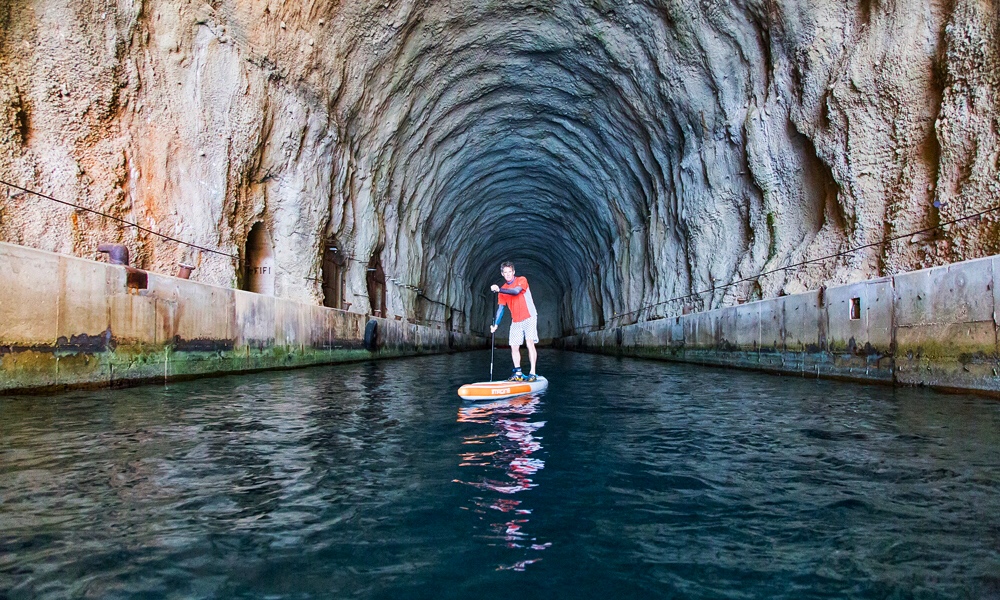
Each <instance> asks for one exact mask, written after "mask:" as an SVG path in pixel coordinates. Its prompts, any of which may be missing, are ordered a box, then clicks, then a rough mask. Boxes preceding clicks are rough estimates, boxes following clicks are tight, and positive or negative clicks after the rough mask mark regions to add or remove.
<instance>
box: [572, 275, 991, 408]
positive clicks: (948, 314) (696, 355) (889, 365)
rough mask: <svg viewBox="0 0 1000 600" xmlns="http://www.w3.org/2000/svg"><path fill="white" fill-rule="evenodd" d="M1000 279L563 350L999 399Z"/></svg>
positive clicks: (922, 287)
mask: <svg viewBox="0 0 1000 600" xmlns="http://www.w3.org/2000/svg"><path fill="white" fill-rule="evenodd" d="M998 277H1000V256H993V257H987V258H982V259H977V260H970V261H966V262H961V263H954V264H951V265H946V266H942V267H936V268H932V269H925V270H921V271H913V272H909V273H904V274H900V275H895V276H892V277H884V278H880V279H873V280H870V281H864V282H859V283H854V284H849V285H843V286H838V287H830V288H825V289H820V290H815V291H812V292H807V293H803V294H797V295H794V296H783V297H779V298H772V299H768V300H763V301H759V302H753V303H747V304H742V305H738V306H732V307H726V308H719V309H716V310H711V311H707V312H702V313H692V314H688V315H684V316H680V317H672V318H666V319H659V320H654V321H645V322H640V323H636V324H633V325H628V326H623V327H616V328H609V329H604V330H601V331H595V332H591V333H586V334H581V335H576V336H573V337H569V338H565V339H563V340H562V343H561V346H562V347H563V348H565V349H568V350H579V351H585V352H601V353H607V354H615V355H621V356H634V357H645V358H656V359H665V360H671V361H679V362H688V363H698V364H704V365H715V366H722V367H738V368H746V369H754V370H763V371H769V372H776V373H786V374H796V375H803V376H817V377H828V378H838V379H848V380H856V381H863V382H882V383H891V384H904V385H923V386H931V387H934V388H939V389H944V390H957V391H976V392H985V393H992V394H996V393H1000V375H998V373H1000V348H998V345H997V339H998V338H997V330H998V325H997V323H998V317H997V311H998V310H1000V297H998V294H997V286H996V282H997V278H998ZM852 305H853V306H852ZM852 308H853V311H852Z"/></svg>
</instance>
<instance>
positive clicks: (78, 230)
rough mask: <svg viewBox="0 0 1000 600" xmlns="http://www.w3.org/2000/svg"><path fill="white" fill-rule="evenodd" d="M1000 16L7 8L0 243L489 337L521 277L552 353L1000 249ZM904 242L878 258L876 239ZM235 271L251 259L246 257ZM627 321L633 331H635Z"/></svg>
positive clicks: (841, 8)
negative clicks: (261, 238)
mask: <svg viewBox="0 0 1000 600" xmlns="http://www.w3.org/2000/svg"><path fill="white" fill-rule="evenodd" d="M998 13H1000V6H997V3H996V2H995V1H990V0H986V1H981V0H976V1H972V0H970V1H961V0H956V1H953V2H934V3H925V2H906V1H902V2H875V1H872V0H865V1H862V2H826V3H809V2H801V1H800V2H792V1H789V0H783V1H760V2H749V1H745V2H713V1H710V0H702V1H698V2H694V1H684V0H671V1H666V0H658V1H649V2H628V3H626V4H618V3H610V2H604V1H602V0H596V1H590V2H582V1H579V2H555V3H550V2H537V1H524V0H517V1H514V2H503V3H499V2H486V3H481V4H479V5H476V6H470V5H469V3H467V2H459V1H457V0H454V1H448V0H445V1H439V2H431V1H421V2H417V1H392V2H352V3H341V2H339V1H336V0H317V1H312V2H308V1H307V2H301V3H283V2H279V1H277V0H270V1H267V0H251V1H243V2H235V1H231V0H230V1H227V0H215V1H213V2H210V3H203V2H184V1H180V0H146V1H142V0H116V1H108V0H104V1H100V0H82V1H73V2H70V1H69V0H10V1H9V2H7V3H5V4H4V6H3V7H0V112H2V113H3V115H2V118H0V174H2V178H3V179H4V180H7V181H11V182H13V183H16V184H18V185H23V186H25V187H29V188H32V189H35V190H38V191H42V192H44V193H47V194H50V195H52V196H53V197H56V198H59V199H62V200H66V201H70V202H75V203H79V204H81V205H84V206H87V207H90V208H94V209H98V210H101V211H103V212H105V213H108V214H110V215H114V216H116V217H120V218H123V219H126V220H129V221H133V222H137V223H139V224H141V225H143V226H144V227H148V228H149V229H153V230H156V231H159V232H162V233H165V234H168V235H170V236H173V237H176V238H179V239H183V240H186V241H190V242H192V243H195V244H198V245H201V246H204V247H208V248H212V249H217V250H219V251H221V252H223V253H224V254H228V255H231V256H224V255H218V254H212V253H206V252H200V251H197V250H194V249H192V248H190V247H185V246H181V245H178V244H176V243H174V242H170V241H166V240H162V239H159V238H157V237H155V236H151V235H150V234H148V233H144V232H142V231H139V230H136V229H134V228H129V227H122V226H121V225H120V224H118V223H116V222H114V221H112V220H109V219H106V218H103V217H100V216H95V215H92V214H88V213H85V212H80V211H74V210H73V209H71V208H67V207H65V206H61V205H57V204H54V203H51V202H48V201H45V200H41V199H37V198H33V197H31V196H30V195H27V194H23V193H20V192H18V191H16V190H13V189H11V188H5V187H3V186H0V187H2V188H3V189H2V190H0V240H2V241H8V242H13V243H18V244H24V245H28V246H32V247H36V248H40V249H43V250H50V251H57V252H62V253H68V254H75V255H77V256H83V257H87V258H93V257H94V256H95V249H96V245H97V243H98V242H101V241H119V242H122V243H125V244H127V245H128V246H129V247H130V249H131V250H132V254H133V257H134V259H133V260H134V262H135V263H136V264H138V265H139V266H141V267H143V268H147V269H151V270H159V271H164V272H171V273H172V272H173V271H174V270H175V268H176V263H177V262H179V261H184V262H191V263H194V264H195V265H196V266H197V269H196V271H195V275H194V278H195V279H197V280H200V281H203V282H206V283H210V284H216V285H224V286H233V285H239V284H240V283H241V281H242V278H243V272H242V269H243V267H242V266H241V260H242V259H243V258H244V251H245V248H244V246H245V243H246V239H247V236H248V234H249V232H250V230H251V228H252V227H253V226H254V224H255V223H257V222H258V221H263V222H264V223H265V224H266V226H267V227H268V229H269V231H270V233H271V236H272V239H273V244H274V257H275V267H276V281H275V293H276V295H278V296H281V297H284V298H288V299H290V300H295V301H302V302H310V303H320V302H321V301H322V274H321V265H322V261H323V251H324V246H325V242H326V240H327V239H335V240H337V244H338V251H340V252H342V253H343V255H344V257H345V258H346V264H347V275H346V277H347V284H346V285H347V290H348V294H347V296H348V297H349V298H348V299H349V300H350V301H351V302H352V306H351V309H350V310H351V311H352V312H362V313H363V312H368V311H369V310H370V308H371V307H370V306H369V303H368V298H367V285H366V281H367V278H368V273H369V271H368V269H369V268H372V267H371V266H370V265H373V264H375V265H377V266H378V267H379V268H380V269H381V271H380V272H384V274H385V276H386V278H387V280H388V281H387V286H386V288H387V295H388V297H387V312H388V313H389V315H396V314H400V315H403V314H405V315H408V316H410V317H416V318H423V319H432V320H439V321H446V320H447V319H448V317H449V316H451V318H452V320H453V322H454V321H455V319H456V315H461V316H460V317H458V318H457V320H458V321H459V322H460V323H461V327H464V328H466V329H468V328H472V329H479V330H481V329H482V328H483V326H484V321H485V319H487V318H488V315H490V314H491V313H492V309H490V308H489V306H488V305H489V303H490V302H491V301H492V298H491V295H490V294H488V293H487V292H486V289H487V288H488V285H489V284H490V283H493V282H496V281H497V280H498V276H497V268H498V263H499V262H500V261H501V260H503V259H508V258H510V259H513V260H514V261H515V262H516V263H517V265H518V271H519V273H521V274H525V275H528V276H529V279H530V280H531V281H533V282H535V283H534V286H535V289H536V298H539V300H540V304H542V305H543V306H544V307H545V308H546V310H547V311H549V312H551V311H557V310H558V312H559V314H558V317H557V318H555V319H554V320H553V319H551V318H549V319H548V320H549V322H550V324H548V325H546V326H545V328H544V331H543V332H542V334H543V337H551V336H553V335H559V334H560V333H565V332H569V331H571V330H573V329H574V328H587V327H589V326H593V325H600V324H602V323H608V322H612V321H614V320H615V319H616V318H618V315H621V314H622V313H628V312H630V311H632V310H634V309H635V308H637V307H639V306H641V305H644V304H648V303H654V302H662V301H665V300H668V299H671V298H674V297H677V296H681V295H685V294H688V293H690V292H692V291H699V290H704V289H708V288H711V287H713V286H719V285H721V284H726V283H729V282H732V281H735V280H739V279H743V278H746V277H752V276H754V275H757V274H759V273H762V272H766V271H771V270H773V269H775V268H777V267H781V266H784V265H789V264H795V263H799V262H801V261H803V260H808V259H812V258H817V257H822V256H826V255H828V254H832V253H836V252H839V251H842V250H844V249H847V248H851V247H857V246H864V245H870V246H869V247H867V248H866V249H865V250H863V251H860V252H856V253H852V254H850V255H847V256H844V257H841V258H838V259H833V260H825V261H821V262H816V263H812V264H807V265H803V266H801V267H796V268H794V269H791V270H787V271H780V272H777V273H773V274H769V275H766V276H763V277H761V278H759V279H758V280H756V281H754V282H747V283H744V284H741V285H738V286H733V287H728V288H724V289H720V290H717V291H715V292H713V293H710V294H705V295H702V296H699V297H697V298H696V299H685V300H682V301H679V302H668V303H665V304H663V305H662V306H661V307H659V308H657V309H656V310H655V311H652V312H648V313H644V315H643V316H655V315H657V314H673V313H676V312H678V311H680V310H681V308H682V307H681V305H682V304H683V305H689V307H693V308H710V307H715V306H720V305H723V304H731V303H735V302H739V301H743V300H747V299H755V298H760V297H771V296H776V295H779V294H784V293H796V292H801V291H804V290H806V289H811V288H815V287H818V286H820V285H824V284H836V283H845V282H851V281H858V280H861V279H866V278H870V277H878V276H882V275H887V274H892V273H897V272H901V271H905V270H910V269H915V268H920V267H925V266H931V265H936V264H943V263H947V262H952V261H956V260H962V259H967V258H973V257H977V256H983V255H987V254H993V253H997V252H1000V248H998V245H1000V242H998V238H997V220H996V215H995V214H993V213H991V214H987V215H985V216H984V217H983V218H981V219H979V220H975V221H963V222H961V223H957V224H954V225H950V226H946V227H944V228H942V229H941V230H935V231H932V232H927V233H921V234H917V235H914V236H905V237H903V238H901V239H896V240H893V241H888V242H886V240H888V239H890V238H896V237H899V236H900V234H902V233H906V232H910V231H917V230H921V229H925V228H927V227H931V226H934V225H937V224H939V223H941V222H946V221H949V220H952V219H955V218H958V217H961V216H964V215H966V214H970V213H972V212H976V211H979V210H983V209H987V208H991V207H993V206H995V205H997V204H998V203H1000V143H998V132H1000V122H998V119H1000V118H998V115H1000V96H998V89H997V88H998V84H1000V81H998V78H1000V36H998V35H997V34H998V33H1000V32H998V31H997V29H998V16H997V15H998ZM882 242H885V243H882ZM234 257H235V258H234ZM630 318H631V316H630Z"/></svg>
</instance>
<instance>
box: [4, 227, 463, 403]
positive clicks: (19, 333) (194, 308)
mask: <svg viewBox="0 0 1000 600" xmlns="http://www.w3.org/2000/svg"><path fill="white" fill-rule="evenodd" d="M0 273H3V274H4V278H5V280H6V281H5V283H4V286H3V288H4V292H3V293H2V294H0V392H5V391H6V392H9V391H13V390H36V389H56V388H61V387H66V386H80V385H119V384H125V383H135V382H140V381H151V380H161V381H162V380H165V379H172V378H183V377H190V376H197V375H207V374H215V373H229V372H239V371H250V370H259V369H274V368H286V367H299V366H306V365H314V364H322V363H333V362H342V361H351V360H364V359H370V358H374V357H394V356H405V355H410V354H421V353H431V352H442V351H447V350H449V349H465V348H471V347H474V346H476V345H477V344H480V345H481V344H482V342H481V340H479V339H478V338H475V337H472V336H468V335H464V334H461V333H453V332H448V331H445V330H443V329H439V328H435V327H427V326H423V325H415V324H412V323H408V322H405V321H395V320H386V319H375V321H377V323H378V340H379V343H378V346H379V347H378V349H377V351H376V352H369V351H368V350H366V349H365V348H364V344H363V340H364V333H365V326H366V325H367V323H368V321H370V320H372V319H370V318H369V317H367V316H366V315H361V314H355V313H348V312H344V311H340V310H334V309H330V308H324V307H321V306H312V305H308V304H301V303H298V302H292V301H290V300H284V299H281V298H275V297H270V296H262V295H259V294H253V293H250V292H243V291H240V290H234V289H228V288H223V287H216V286H212V285H206V284H203V283H197V282H193V281H187V280H183V279H177V278H174V277H168V276H165V275H158V274H155V273H148V280H147V287H146V289H135V288H130V287H129V286H128V284H127V275H126V270H125V268H124V267H120V266H113V265H109V264H105V263H100V262H94V261H90V260H85V259H80V258H75V257H71V256H65V255H60V254H53V253H50V252H44V251H40V250H34V249H30V248H25V247H22V246H16V245H11V244H3V243H0Z"/></svg>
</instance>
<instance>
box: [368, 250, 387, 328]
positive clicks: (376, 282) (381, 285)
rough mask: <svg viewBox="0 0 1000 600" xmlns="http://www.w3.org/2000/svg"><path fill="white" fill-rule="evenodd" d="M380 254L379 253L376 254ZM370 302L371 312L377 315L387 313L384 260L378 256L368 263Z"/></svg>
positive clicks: (380, 315)
mask: <svg viewBox="0 0 1000 600" xmlns="http://www.w3.org/2000/svg"><path fill="white" fill-rule="evenodd" d="M376 256H378V255H376ZM367 282H368V302H369V303H370V304H371V312H372V314H373V315H375V316H376V317H384V316H386V315H385V271H383V270H382V262H381V261H379V260H378V258H376V257H372V260H371V262H370V263H368V277H367Z"/></svg>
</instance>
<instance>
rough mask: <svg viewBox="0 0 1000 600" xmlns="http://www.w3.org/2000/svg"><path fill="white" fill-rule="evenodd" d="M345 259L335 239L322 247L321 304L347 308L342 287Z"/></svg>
mask: <svg viewBox="0 0 1000 600" xmlns="http://www.w3.org/2000/svg"><path fill="white" fill-rule="evenodd" d="M346 267H347V259H346V258H345V257H344V254H343V253H342V252H341V251H340V246H339V245H338V244H337V241H336V240H335V239H330V240H328V241H327V243H326V244H324V247H323V306H326V307H329V308H339V309H341V310H347V308H348V307H347V306H345V305H344V287H345V286H346V283H347V268H346Z"/></svg>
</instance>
